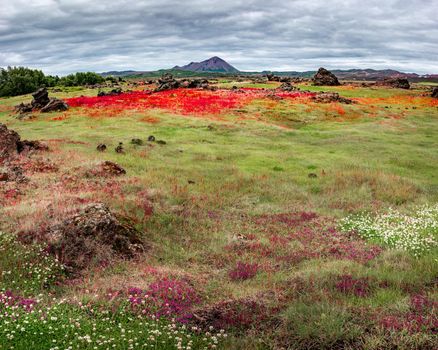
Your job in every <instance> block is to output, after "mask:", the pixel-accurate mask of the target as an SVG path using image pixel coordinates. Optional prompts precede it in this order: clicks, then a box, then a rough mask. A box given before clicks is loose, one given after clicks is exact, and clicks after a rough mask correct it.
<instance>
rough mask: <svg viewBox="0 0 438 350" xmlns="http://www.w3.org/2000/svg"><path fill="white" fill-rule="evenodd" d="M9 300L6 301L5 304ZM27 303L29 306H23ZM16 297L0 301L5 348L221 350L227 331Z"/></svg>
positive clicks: (1, 339)
mask: <svg viewBox="0 0 438 350" xmlns="http://www.w3.org/2000/svg"><path fill="white" fill-rule="evenodd" d="M5 300H7V301H6V302H4V301H5ZM20 303H21V304H23V303H24V305H20ZM29 303H30V301H29V302H26V299H22V298H20V297H17V296H15V295H11V296H9V297H6V296H5V295H2V299H0V344H1V347H2V348H5V349H50V350H59V349H69V350H72V349H87V350H92V349H93V350H94V349H127V350H129V349H169V350H170V349H174V350H183V349H184V350H195V349H205V350H207V349H215V348H216V347H218V346H219V344H220V340H221V339H223V338H225V337H226V334H225V333H223V332H217V333H212V330H209V331H207V332H205V331H202V330H201V329H200V328H198V327H188V326H186V325H181V324H178V323H177V322H176V321H175V320H162V319H158V318H152V319H151V318H148V317H146V316H143V315H133V314H132V313H131V312H129V310H126V309H124V308H122V307H120V308H118V309H117V310H112V311H110V310H108V309H105V308H103V307H97V306H91V305H83V304H81V303H80V304H79V306H78V305H72V304H69V303H67V302H66V300H55V299H54V300H52V301H51V302H50V305H43V304H42V303H38V304H36V305H35V306H33V307H32V308H30V307H28V304H29Z"/></svg>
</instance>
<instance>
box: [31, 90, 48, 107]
mask: <svg viewBox="0 0 438 350" xmlns="http://www.w3.org/2000/svg"><path fill="white" fill-rule="evenodd" d="M32 97H33V100H32V102H31V105H32V108H33V109H41V108H43V107H44V106H45V105H47V104H48V103H49V102H50V99H49V92H48V91H47V89H46V88H40V89H38V90H37V91H35V92H34V93H33V94H32Z"/></svg>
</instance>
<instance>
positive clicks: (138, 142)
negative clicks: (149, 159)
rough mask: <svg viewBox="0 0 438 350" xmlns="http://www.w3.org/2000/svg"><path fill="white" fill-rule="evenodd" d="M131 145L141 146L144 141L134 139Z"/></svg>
mask: <svg viewBox="0 0 438 350" xmlns="http://www.w3.org/2000/svg"><path fill="white" fill-rule="evenodd" d="M131 143H132V144H133V145H137V146H141V145H142V144H143V140H141V139H132V140H131Z"/></svg>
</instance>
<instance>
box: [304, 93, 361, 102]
mask: <svg viewBox="0 0 438 350" xmlns="http://www.w3.org/2000/svg"><path fill="white" fill-rule="evenodd" d="M310 99H311V100H312V101H314V102H317V103H331V102H339V103H346V104H351V103H354V101H353V100H350V99H348V98H345V97H342V96H339V94H338V93H337V92H320V93H318V94H316V95H315V96H312V97H311V98H310Z"/></svg>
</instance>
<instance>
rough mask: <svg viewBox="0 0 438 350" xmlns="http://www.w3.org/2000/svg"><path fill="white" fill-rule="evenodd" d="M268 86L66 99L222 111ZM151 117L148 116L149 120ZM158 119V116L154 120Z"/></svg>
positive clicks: (100, 105)
mask: <svg viewBox="0 0 438 350" xmlns="http://www.w3.org/2000/svg"><path fill="white" fill-rule="evenodd" d="M266 94H267V92H266V90H262V89H241V90H238V91H232V90H216V91H209V90H199V89H176V90H167V91H161V92H157V93H152V92H150V91H133V92H129V93H124V94H121V95H117V96H101V97H89V96H84V97H74V98H70V99H67V100H66V102H67V103H68V105H69V106H71V107H86V108H97V109H99V110H102V109H103V110H104V111H105V112H108V111H111V113H108V116H110V115H112V114H116V113H117V112H119V113H120V112H123V111H124V110H128V109H130V110H132V109H140V110H144V109H154V108H157V109H166V110H170V111H172V112H177V113H182V114H220V113H223V112H224V111H226V110H231V109H236V108H241V107H243V106H245V105H246V104H248V103H250V102H251V101H253V100H254V99H258V98H264V97H266ZM278 94H279V96H281V97H283V98H291V99H294V98H299V97H309V96H313V95H314V94H313V93H307V92H293V93H278ZM146 121H148V120H146ZM153 122H155V120H154V121H153Z"/></svg>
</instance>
